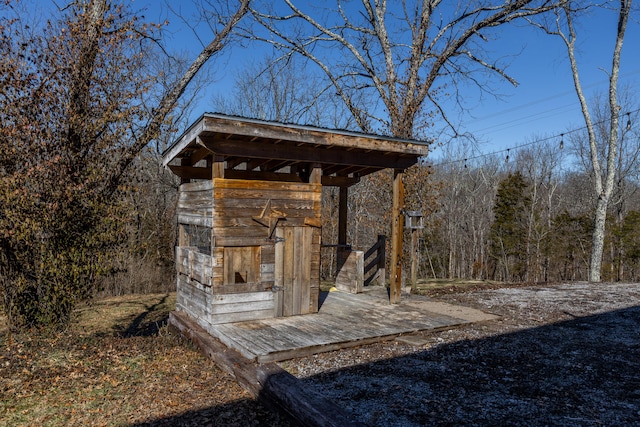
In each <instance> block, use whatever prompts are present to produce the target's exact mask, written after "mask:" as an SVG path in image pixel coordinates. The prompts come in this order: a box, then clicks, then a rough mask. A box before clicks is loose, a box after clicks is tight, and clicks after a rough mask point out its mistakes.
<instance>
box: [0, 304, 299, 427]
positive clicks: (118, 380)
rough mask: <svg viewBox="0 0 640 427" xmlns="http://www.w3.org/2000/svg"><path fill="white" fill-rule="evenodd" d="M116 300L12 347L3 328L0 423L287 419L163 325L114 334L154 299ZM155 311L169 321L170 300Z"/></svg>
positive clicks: (263, 421) (189, 422)
mask: <svg viewBox="0 0 640 427" xmlns="http://www.w3.org/2000/svg"><path fill="white" fill-rule="evenodd" d="M163 297H164V296H163V295H155V296H148V295H145V296H138V299H140V300H141V301H145V302H147V301H160V300H161V299H162V298H163ZM132 298H133V297H131V296H129V297H126V298H123V301H131V299H132ZM117 301H118V300H117V299H113V298H111V299H109V300H107V303H105V304H104V305H102V304H101V302H100V301H97V302H95V303H94V304H95V306H94V307H93V308H94V309H92V310H82V316H80V317H79V319H78V321H77V323H76V324H74V325H73V326H72V327H71V328H70V329H69V330H68V331H66V332H65V333H64V334H58V335H55V336H47V335H14V336H13V337H12V339H13V343H12V344H11V345H9V342H8V339H7V333H6V331H5V330H3V328H2V326H0V424H2V425H12V426H22V425H24V426H27V425H76V426H85V425H86V426H89V425H92V426H111V425H131V424H139V425H172V424H175V423H178V424H180V425H187V426H188V425H194V426H195V425H200V423H201V422H202V420H203V419H207V420H214V421H215V420H227V421H229V422H226V421H225V422H221V423H218V424H219V425H234V424H235V425H259V424H265V425H287V424H286V423H285V422H284V421H280V420H279V418H278V417H277V416H275V415H274V414H271V413H269V412H267V411H266V410H264V409H263V408H262V407H261V406H260V405H258V404H257V403H256V402H255V401H253V400H252V399H250V397H249V395H248V394H247V393H246V392H245V391H244V390H243V389H242V388H241V387H240V386H239V385H238V384H237V383H236V382H235V381H234V380H233V378H231V377H229V376H228V375H227V374H225V373H224V372H222V371H220V370H219V369H217V368H216V366H215V365H214V364H213V363H212V362H211V361H210V360H209V359H207V358H205V357H204V356H202V355H201V354H200V353H199V352H198V351H197V350H196V349H195V348H193V347H192V346H191V345H190V344H189V343H188V342H186V341H184V340H183V339H182V338H181V337H180V336H178V335H175V334H172V333H171V332H170V331H169V330H168V329H167V327H166V326H163V331H162V334H161V335H162V336H159V335H148V336H136V334H133V336H130V337H124V336H122V335H121V334H120V333H119V332H117V331H124V330H128V326H129V325H130V324H131V322H132V320H133V319H135V318H137V317H138V316H139V315H140V314H141V312H144V310H146V309H147V308H148V307H150V306H153V304H135V305H134V304H125V305H126V307H121V306H119V305H118V304H117ZM157 308H158V310H159V311H158V312H153V313H148V314H147V318H148V319H149V321H153V322H156V321H158V320H159V319H160V320H162V319H164V320H162V321H163V322H165V323H166V317H167V315H168V312H169V310H171V309H172V306H171V305H170V304H168V305H166V304H165V305H158V306H157ZM99 324H101V325H102V327H98V325H99ZM87 325H91V326H90V327H87ZM117 326H119V327H117ZM147 327H148V325H146V324H140V325H138V328H139V329H140V330H146V328H147ZM230 414H231V415H230ZM178 420H179V421H178ZM212 422H213V421H212ZM216 423H217V421H216V422H213V424H216ZM256 423H258V424H256ZM205 425H206V423H205Z"/></svg>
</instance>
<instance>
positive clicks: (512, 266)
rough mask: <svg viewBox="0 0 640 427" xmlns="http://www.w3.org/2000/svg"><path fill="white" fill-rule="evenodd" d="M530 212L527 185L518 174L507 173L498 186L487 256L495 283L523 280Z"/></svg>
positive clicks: (529, 197)
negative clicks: (491, 259) (492, 262)
mask: <svg viewBox="0 0 640 427" xmlns="http://www.w3.org/2000/svg"><path fill="white" fill-rule="evenodd" d="M530 208H531V196H530V194H529V183H528V182H527V181H526V180H525V178H524V176H523V175H522V174H521V173H520V172H515V173H510V174H509V175H508V176H507V177H506V178H505V179H503V180H502V181H501V182H500V184H499V185H498V191H497V193H496V201H495V205H494V208H493V213H494V221H493V224H492V225H491V233H490V254H491V257H492V258H493V260H494V262H495V264H494V268H493V277H494V279H496V278H502V279H503V280H513V279H516V280H522V279H523V278H524V277H525V275H526V266H527V262H526V256H527V244H528V242H527V240H528V239H527V236H528V233H527V229H528V227H527V218H528V215H527V213H528V211H529V210H530ZM498 274H499V275H498Z"/></svg>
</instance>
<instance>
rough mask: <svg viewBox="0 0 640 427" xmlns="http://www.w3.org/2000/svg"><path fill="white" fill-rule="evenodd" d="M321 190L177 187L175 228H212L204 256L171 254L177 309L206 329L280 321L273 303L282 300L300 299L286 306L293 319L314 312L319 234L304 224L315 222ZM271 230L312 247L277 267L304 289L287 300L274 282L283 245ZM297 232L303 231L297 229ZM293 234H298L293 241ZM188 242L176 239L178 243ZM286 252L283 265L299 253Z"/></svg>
mask: <svg viewBox="0 0 640 427" xmlns="http://www.w3.org/2000/svg"><path fill="white" fill-rule="evenodd" d="M321 188H322V186H321V185H320V184H307V183H289V182H272V181H257V180H239V179H223V178H214V179H213V180H212V181H199V182H193V183H186V184H182V185H181V186H180V192H179V198H178V209H177V215H178V223H179V225H192V226H198V227H209V228H210V229H211V230H210V234H211V250H210V253H209V254H207V253H203V248H198V247H195V246H178V247H177V248H176V270H177V287H178V298H177V310H179V311H184V312H186V313H187V314H189V315H190V316H191V317H192V318H194V319H196V321H198V323H200V324H201V326H203V327H205V328H206V327H207V324H210V325H213V324H219V323H228V322H238V321H243V320H259V319H265V318H270V317H276V316H281V315H283V312H282V307H279V306H278V305H279V304H280V305H281V304H282V302H283V300H286V299H287V298H295V299H297V301H294V300H291V301H290V302H289V306H290V307H293V306H294V305H295V310H296V312H297V313H309V312H317V310H318V295H319V283H320V236H321V233H320V229H319V228H318V227H314V226H309V224H319V223H320V218H321V216H320V215H321ZM276 226H277V227H278V228H283V229H284V230H285V233H293V234H291V236H290V238H291V239H293V240H296V239H298V240H299V239H301V241H302V242H303V247H308V248H310V250H306V251H301V252H300V253H298V254H297V255H296V256H295V258H297V260H296V262H295V263H294V262H292V263H288V262H285V263H283V265H281V266H280V268H284V269H287V274H288V275H290V276H291V277H296V278H299V279H302V280H303V281H304V282H305V283H307V284H308V286H306V287H303V288H302V289H293V290H292V291H291V295H288V296H285V295H283V294H282V287H281V286H280V287H279V286H277V283H276V280H277V273H276V271H277V270H278V267H276V259H277V258H278V256H277V255H276V252H277V251H278V250H279V249H278V246H282V245H277V244H276V243H275V242H276V239H275V228H276ZM288 229H291V231H286V230H288ZM298 229H300V230H305V229H306V230H308V231H306V232H304V231H294V230H298ZM199 230H202V229H199ZM205 231H206V229H205ZM295 233H298V234H299V233H303V234H302V235H298V236H297V237H296V235H295ZM187 241H188V239H186V241H185V240H184V239H181V244H185V243H186V242H187ZM187 244H188V243H187ZM290 250H291V251H292V253H291V254H289V255H290V258H285V259H294V254H293V252H295V251H296V249H295V248H292V249H290ZM274 285H275V286H274ZM286 305H287V304H285V306H286Z"/></svg>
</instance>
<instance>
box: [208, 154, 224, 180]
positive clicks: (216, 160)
mask: <svg viewBox="0 0 640 427" xmlns="http://www.w3.org/2000/svg"><path fill="white" fill-rule="evenodd" d="M211 178H212V179H216V178H224V157H223V156H213V164H212V166H211Z"/></svg>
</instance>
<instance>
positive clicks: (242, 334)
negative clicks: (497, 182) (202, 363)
mask: <svg viewBox="0 0 640 427" xmlns="http://www.w3.org/2000/svg"><path fill="white" fill-rule="evenodd" d="M320 301H321V306H320V310H319V312H318V313H316V314H307V315H301V316H292V317H284V318H275V319H265V320H256V321H245V322H238V323H227V324H219V325H215V327H214V329H213V330H210V331H209V332H210V333H211V334H212V335H213V336H215V337H216V338H217V339H219V340H220V341H221V342H222V343H223V344H225V345H226V346H227V347H229V348H232V349H234V350H236V351H238V352H239V353H240V354H242V355H243V356H244V357H246V358H247V359H250V360H255V361H257V362H260V363H264V362H273V361H281V360H286V359H291V358H295V357H302V356H307V355H310V354H316V353H321V352H325V351H332V350H337V349H341V348H347V347H354V346H358V345H363V344H369V343H373V342H378V341H384V340H390V339H394V338H396V337H398V336H401V335H405V334H412V333H416V332H419V331H433V330H438V329H442V328H449V327H452V326H456V325H461V324H464V323H470V322H475V321H484V320H491V319H495V318H496V316H493V315H490V314H486V313H483V312H481V311H479V310H475V309H471V308H467V307H461V306H454V305H450V304H444V303H440V302H434V301H432V300H430V299H429V298H426V297H420V296H414V295H411V296H406V297H404V296H403V300H402V301H401V302H400V304H389V299H388V296H387V294H386V290H385V289H384V288H382V287H372V288H369V289H367V290H366V291H365V292H364V293H361V294H349V293H344V292H339V291H337V292H323V293H322V295H321V297H320Z"/></svg>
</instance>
